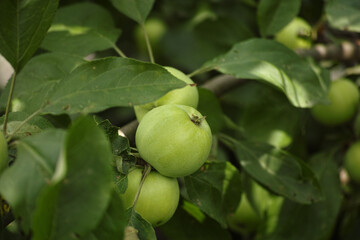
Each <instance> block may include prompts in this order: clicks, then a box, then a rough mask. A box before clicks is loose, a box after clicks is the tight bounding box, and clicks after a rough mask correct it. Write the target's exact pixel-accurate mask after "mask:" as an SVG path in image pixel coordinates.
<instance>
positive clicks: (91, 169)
mask: <svg viewBox="0 0 360 240" xmlns="http://www.w3.org/2000/svg"><path fill="white" fill-rule="evenodd" d="M44 146H47V144H44ZM63 147H64V148H63V151H62V153H61V155H60V158H59V161H58V164H57V169H56V172H55V174H54V176H53V177H52V179H51V181H50V182H49V183H48V185H47V187H46V188H45V189H44V190H43V191H42V192H41V194H40V196H39V198H38V202H37V204H38V205H37V208H36V211H35V213H34V215H33V218H32V220H33V224H32V229H33V239H34V240H42V239H44V240H45V239H46V240H52V239H72V238H74V237H75V236H83V235H85V234H86V233H88V232H89V231H92V230H93V229H95V227H96V226H97V225H98V224H99V223H100V221H101V218H102V216H103V215H104V213H105V212H106V208H107V206H108V204H109V202H110V200H111V195H112V191H113V184H112V169H111V162H112V154H111V148H110V143H109V141H108V139H107V137H106V136H105V134H104V132H103V131H102V130H101V129H100V128H98V127H97V126H96V124H95V122H94V121H93V120H92V119H90V118H87V117H80V118H79V119H77V120H76V121H75V122H74V123H73V125H72V126H71V127H70V129H69V130H68V132H67V134H66V138H65V142H64V145H63ZM119 227H120V226H119Z"/></svg>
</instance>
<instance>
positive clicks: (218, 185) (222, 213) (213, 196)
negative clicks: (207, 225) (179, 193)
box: [184, 161, 242, 227]
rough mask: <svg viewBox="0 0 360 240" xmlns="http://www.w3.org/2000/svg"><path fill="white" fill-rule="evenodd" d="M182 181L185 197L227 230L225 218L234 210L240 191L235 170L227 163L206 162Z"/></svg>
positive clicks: (238, 177)
mask: <svg viewBox="0 0 360 240" xmlns="http://www.w3.org/2000/svg"><path fill="white" fill-rule="evenodd" d="M184 180H185V189H186V198H188V199H189V200H190V201H191V202H192V203H193V204H195V205H197V206H198V207H199V208H200V209H201V210H202V211H203V212H205V213H206V214H208V215H209V216H210V217H211V218H213V219H215V220H216V221H218V222H219V223H220V224H221V226H222V227H226V225H227V224H226V216H227V215H228V214H229V213H231V212H234V211H235V209H236V207H237V206H238V204H239V199H240V196H241V192H242V187H241V176H240V174H239V172H238V170H237V169H236V168H235V167H234V166H233V165H231V163H230V162H223V161H221V162H208V163H205V165H203V166H202V167H201V169H200V170H198V171H197V172H195V173H194V174H192V175H189V176H186V177H185V178H184Z"/></svg>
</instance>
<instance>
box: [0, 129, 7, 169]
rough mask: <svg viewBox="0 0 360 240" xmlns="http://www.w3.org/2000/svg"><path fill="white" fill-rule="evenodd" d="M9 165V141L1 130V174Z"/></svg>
mask: <svg viewBox="0 0 360 240" xmlns="http://www.w3.org/2000/svg"><path fill="white" fill-rule="evenodd" d="M7 166H8V149H7V142H6V139H5V136H4V134H3V132H0V174H1V173H2V172H3V171H4V170H5V169H6V167H7Z"/></svg>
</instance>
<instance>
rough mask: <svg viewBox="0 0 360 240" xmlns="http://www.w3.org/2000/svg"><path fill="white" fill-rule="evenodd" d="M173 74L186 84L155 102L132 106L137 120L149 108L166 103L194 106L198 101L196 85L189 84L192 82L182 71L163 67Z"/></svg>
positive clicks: (139, 119)
mask: <svg viewBox="0 0 360 240" xmlns="http://www.w3.org/2000/svg"><path fill="white" fill-rule="evenodd" d="M165 69H166V70H168V71H169V72H170V73H171V74H172V75H173V76H175V77H177V78H178V79H180V80H182V81H183V82H185V83H187V84H188V85H187V86H185V87H183V88H180V89H174V90H172V91H170V92H168V93H167V94H165V95H164V96H162V97H161V98H159V99H158V100H156V101H155V102H151V103H147V104H144V105H138V106H135V107H134V110H135V115H136V118H137V120H138V121H139V122H140V121H141V119H142V118H143V117H144V115H145V114H146V113H147V112H149V111H150V110H151V109H153V108H155V107H159V106H162V105H166V104H179V105H186V106H190V107H193V108H196V107H197V105H198V102H199V93H198V90H197V88H196V86H191V84H194V82H193V81H192V80H191V79H190V78H189V77H188V76H186V75H185V74H184V73H183V72H181V71H179V70H177V69H175V68H172V67H165Z"/></svg>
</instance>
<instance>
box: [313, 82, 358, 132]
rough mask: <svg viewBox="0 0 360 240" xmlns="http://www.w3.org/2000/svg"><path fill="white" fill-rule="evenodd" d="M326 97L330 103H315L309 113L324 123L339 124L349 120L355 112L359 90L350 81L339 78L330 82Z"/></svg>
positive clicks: (329, 124)
mask: <svg viewBox="0 0 360 240" xmlns="http://www.w3.org/2000/svg"><path fill="white" fill-rule="evenodd" d="M328 98H329V100H330V104H321V105H316V106H314V107H313V108H312V109H311V113H312V115H313V116H314V118H315V119H316V120H317V121H318V122H320V123H322V124H324V125H328V126H335V125H340V124H342V123H345V122H347V121H349V120H350V119H351V118H352V117H353V116H354V114H355V113H356V110H357V106H358V104H359V90H358V87H357V86H356V84H355V83H353V82H352V81H350V80H348V79H339V80H337V81H334V82H332V83H331V84H330V89H329V92H328Z"/></svg>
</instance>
